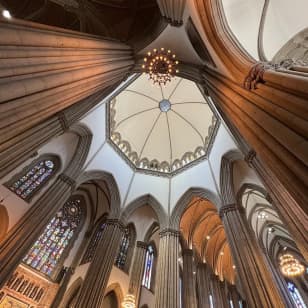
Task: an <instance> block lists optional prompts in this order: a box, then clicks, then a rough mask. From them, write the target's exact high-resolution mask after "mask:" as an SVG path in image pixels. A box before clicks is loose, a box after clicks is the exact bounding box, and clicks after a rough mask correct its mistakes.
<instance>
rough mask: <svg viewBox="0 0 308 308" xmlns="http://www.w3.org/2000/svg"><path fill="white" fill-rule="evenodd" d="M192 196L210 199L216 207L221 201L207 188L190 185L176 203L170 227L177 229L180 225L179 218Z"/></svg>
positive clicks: (219, 205)
mask: <svg viewBox="0 0 308 308" xmlns="http://www.w3.org/2000/svg"><path fill="white" fill-rule="evenodd" d="M192 197H200V198H203V199H207V200H209V201H211V202H212V203H213V204H214V205H215V206H216V207H217V208H218V209H219V208H220V207H221V201H220V198H219V196H218V195H217V194H215V193H214V192H212V191H211V190H209V189H205V188H200V187H192V188H189V189H188V190H187V191H186V192H185V193H184V194H183V195H182V197H181V198H180V199H179V200H178V202H177V203H176V205H175V207H174V209H173V211H172V214H171V217H170V227H171V228H173V229H175V230H178V229H179V226H180V220H181V217H182V214H183V213H184V211H185V209H186V207H187V205H188V204H189V202H190V201H191V199H192Z"/></svg>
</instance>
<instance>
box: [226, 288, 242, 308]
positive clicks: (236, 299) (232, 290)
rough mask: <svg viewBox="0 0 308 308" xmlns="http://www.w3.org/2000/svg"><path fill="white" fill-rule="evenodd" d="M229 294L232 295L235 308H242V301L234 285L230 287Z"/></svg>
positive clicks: (231, 298)
mask: <svg viewBox="0 0 308 308" xmlns="http://www.w3.org/2000/svg"><path fill="white" fill-rule="evenodd" d="M228 292H229V295H230V300H231V301H232V304H233V307H234V308H240V303H239V302H240V300H241V297H240V295H239V293H238V291H237V290H236V287H235V286H233V285H229V286H228Z"/></svg>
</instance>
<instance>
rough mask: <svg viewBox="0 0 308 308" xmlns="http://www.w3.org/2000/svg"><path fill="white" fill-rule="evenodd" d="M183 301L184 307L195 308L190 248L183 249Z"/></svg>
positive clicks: (195, 298) (192, 259)
mask: <svg viewBox="0 0 308 308" xmlns="http://www.w3.org/2000/svg"><path fill="white" fill-rule="evenodd" d="M182 255H183V303H184V308H197V296H196V281H195V275H194V273H196V271H195V268H194V256H193V255H194V254H193V250H192V249H183V251H182Z"/></svg>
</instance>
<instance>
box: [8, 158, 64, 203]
mask: <svg viewBox="0 0 308 308" xmlns="http://www.w3.org/2000/svg"><path fill="white" fill-rule="evenodd" d="M57 166H58V159H57V158H54V159H52V158H49V159H41V160H39V161H38V162H37V163H36V164H35V165H34V166H32V167H30V169H28V170H27V171H26V172H25V173H23V174H21V175H20V176H19V177H18V178H17V179H14V180H12V181H11V182H10V183H9V184H8V185H7V186H8V188H9V189H10V190H11V191H13V192H14V193H15V194H16V195H18V196H19V197H21V198H22V199H25V200H29V199H30V198H31V197H32V196H33V194H34V192H35V191H37V190H38V189H39V188H41V187H42V185H43V184H44V183H46V181H47V180H48V179H49V178H50V177H51V176H52V175H53V174H54V173H55V171H56V169H57Z"/></svg>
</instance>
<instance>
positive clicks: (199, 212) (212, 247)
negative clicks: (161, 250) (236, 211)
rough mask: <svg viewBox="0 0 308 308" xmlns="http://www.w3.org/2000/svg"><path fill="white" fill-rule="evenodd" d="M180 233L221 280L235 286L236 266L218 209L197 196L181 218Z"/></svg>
mask: <svg viewBox="0 0 308 308" xmlns="http://www.w3.org/2000/svg"><path fill="white" fill-rule="evenodd" d="M180 230H181V232H182V235H183V237H184V239H185V241H186V243H187V245H188V247H190V248H195V249H196V251H197V253H198V254H199V258H200V259H201V260H202V261H203V262H206V263H207V264H208V265H209V266H210V267H211V268H212V269H213V272H214V273H215V274H216V275H217V276H219V279H220V280H224V279H226V280H227V281H229V282H230V283H233V284H234V281H235V269H234V265H233V264H234V263H233V260H232V256H231V251H230V246H229V244H228V242H227V239H226V234H225V230H224V228H223V225H222V222H221V219H220V218H219V216H218V213H217V210H216V207H215V206H214V205H213V204H212V203H211V202H210V201H208V200H206V199H203V198H200V197H193V198H192V199H191V201H190V203H189V204H188V206H187V208H186V210H185V212H184V214H183V216H182V218H181V222H180Z"/></svg>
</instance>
